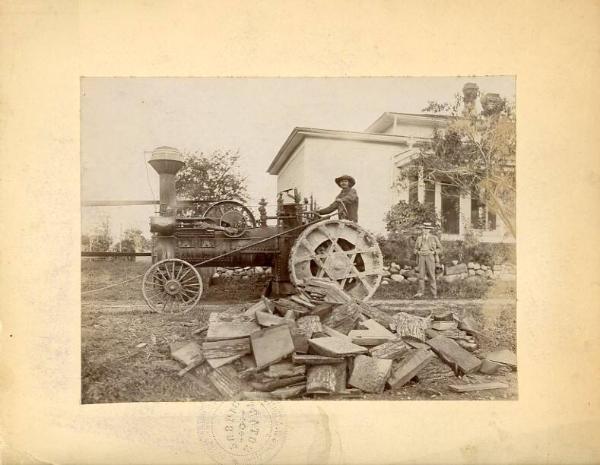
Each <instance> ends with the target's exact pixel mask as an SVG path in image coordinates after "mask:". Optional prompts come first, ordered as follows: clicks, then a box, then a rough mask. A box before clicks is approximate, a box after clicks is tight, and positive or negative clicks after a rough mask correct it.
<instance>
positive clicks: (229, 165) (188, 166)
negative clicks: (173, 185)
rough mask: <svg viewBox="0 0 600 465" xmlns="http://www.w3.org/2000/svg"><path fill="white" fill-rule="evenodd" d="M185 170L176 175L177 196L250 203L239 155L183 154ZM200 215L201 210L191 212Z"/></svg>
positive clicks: (235, 153)
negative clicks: (240, 170)
mask: <svg viewBox="0 0 600 465" xmlns="http://www.w3.org/2000/svg"><path fill="white" fill-rule="evenodd" d="M183 155H184V161H185V166H184V168H183V169H182V170H181V171H179V173H177V195H178V197H180V198H185V199H191V200H215V201H216V200H238V201H240V202H244V201H245V200H247V197H248V195H247V186H246V177H245V176H242V175H240V174H239V173H238V170H239V166H238V161H239V158H240V155H239V152H238V151H236V152H233V151H230V150H225V151H223V150H215V151H214V152H212V153H208V154H205V153H203V152H184V154H183ZM192 210H193V211H192V213H193V214H195V215H196V214H201V213H203V212H202V208H201V207H198V208H194V209H192Z"/></svg>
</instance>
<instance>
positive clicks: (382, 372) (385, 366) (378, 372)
mask: <svg viewBox="0 0 600 465" xmlns="http://www.w3.org/2000/svg"><path fill="white" fill-rule="evenodd" d="M391 369H392V361H391V360H386V359H381V358H372V357H369V356H367V355H359V356H357V357H356V358H355V359H354V366H353V368H352V375H351V376H350V380H349V381H348V384H350V385H351V386H354V387H356V388H358V389H360V390H361V391H364V392H371V393H381V392H383V389H384V387H385V383H386V381H387V379H388V377H389V376H390V372H391Z"/></svg>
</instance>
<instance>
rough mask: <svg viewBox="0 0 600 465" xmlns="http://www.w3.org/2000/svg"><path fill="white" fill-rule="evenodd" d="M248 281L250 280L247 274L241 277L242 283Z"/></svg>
mask: <svg viewBox="0 0 600 465" xmlns="http://www.w3.org/2000/svg"><path fill="white" fill-rule="evenodd" d="M249 279H250V277H249V276H248V275H247V274H245V275H244V276H242V281H248V280H249Z"/></svg>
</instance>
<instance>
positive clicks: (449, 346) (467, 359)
mask: <svg viewBox="0 0 600 465" xmlns="http://www.w3.org/2000/svg"><path fill="white" fill-rule="evenodd" d="M427 344H428V345H429V346H431V348H432V349H433V350H434V352H435V353H436V354H438V355H439V357H440V358H441V359H442V360H443V361H445V362H446V363H447V364H448V365H450V367H451V368H452V369H453V370H454V372H455V373H457V374H459V373H471V372H473V371H475V370H477V369H478V368H479V366H480V365H481V360H479V359H478V358H477V357H475V356H474V355H473V354H472V353H470V352H468V351H466V350H465V349H463V348H462V347H461V346H459V345H458V344H457V343H456V342H454V341H453V340H452V339H449V338H447V337H444V336H438V337H434V338H433V339H429V340H428V341H427Z"/></svg>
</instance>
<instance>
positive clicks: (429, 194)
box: [425, 181, 435, 207]
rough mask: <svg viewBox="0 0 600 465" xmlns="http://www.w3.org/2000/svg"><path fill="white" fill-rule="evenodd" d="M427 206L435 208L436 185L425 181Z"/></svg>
mask: <svg viewBox="0 0 600 465" xmlns="http://www.w3.org/2000/svg"><path fill="white" fill-rule="evenodd" d="M425 205H429V206H431V207H435V183H434V182H432V181H425Z"/></svg>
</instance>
